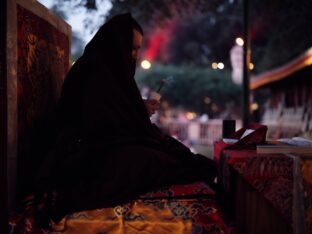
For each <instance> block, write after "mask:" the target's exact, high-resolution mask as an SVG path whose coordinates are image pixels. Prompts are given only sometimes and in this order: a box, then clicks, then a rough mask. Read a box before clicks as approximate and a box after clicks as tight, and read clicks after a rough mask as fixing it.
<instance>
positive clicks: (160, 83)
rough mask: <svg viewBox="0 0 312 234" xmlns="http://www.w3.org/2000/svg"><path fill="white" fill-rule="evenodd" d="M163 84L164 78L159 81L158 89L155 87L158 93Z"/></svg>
mask: <svg viewBox="0 0 312 234" xmlns="http://www.w3.org/2000/svg"><path fill="white" fill-rule="evenodd" d="M164 84H165V80H164V79H162V80H161V81H160V82H159V87H158V89H157V91H156V92H157V93H159V92H160V90H161V89H162V87H163V86H164Z"/></svg>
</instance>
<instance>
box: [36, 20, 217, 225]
mask: <svg viewBox="0 0 312 234" xmlns="http://www.w3.org/2000/svg"><path fill="white" fill-rule="evenodd" d="M133 25H137V23H136V21H134V19H133V18H132V17H131V15H130V14H123V15H118V16H115V17H113V18H112V19H111V20H109V21H108V22H107V23H105V24H104V25H103V26H102V27H101V28H100V29H99V31H98V32H97V33H96V35H95V36H94V38H93V39H92V40H91V41H90V42H89V44H88V45H87V46H86V48H85V51H84V54H83V55H82V57H81V58H79V59H78V60H77V62H76V63H75V64H74V65H73V67H72V68H71V70H70V71H69V73H68V76H67V78H66V80H65V82H64V85H63V89H62V94H61V98H60V101H59V104H58V108H57V113H56V122H57V125H56V126H55V128H56V129H57V132H58V133H57V140H56V143H55V145H54V147H53V148H52V149H51V150H50V152H49V154H48V156H47V160H46V161H45V163H44V164H43V165H42V167H41V169H40V171H39V173H38V180H37V182H36V183H37V185H38V186H37V187H38V191H41V192H44V191H55V192H56V194H57V197H56V200H55V201H54V204H53V213H52V218H53V219H54V220H55V221H58V220H60V219H61V218H62V217H64V215H66V214H67V213H70V212H74V211H81V210H87V209H95V208H101V207H110V206H114V205H116V204H120V203H123V202H126V201H129V200H130V199H135V198H137V197H138V196H139V195H140V194H142V193H145V192H148V191H150V190H154V189H157V188H160V187H162V186H165V185H170V184H183V183H190V182H194V181H199V180H201V181H203V180H204V181H207V182H209V183H210V182H212V180H213V179H214V177H215V175H216V167H215V163H214V162H213V161H212V160H209V159H207V158H206V157H204V156H200V155H194V154H193V153H192V152H191V151H190V150H189V149H188V148H187V147H185V146H184V145H183V144H181V143H180V142H178V141H177V140H175V139H174V138H172V137H170V136H168V135H165V134H163V133H162V132H161V131H160V130H159V128H158V127H157V126H156V125H154V124H152V123H151V121H150V118H149V115H148V112H147V110H146V108H145V106H144V102H143V100H142V98H141V95H140V92H139V90H138V88H137V86H136V83H135V80H134V71H135V63H134V62H133V61H132V58H131V49H132V37H133V27H134V26H133Z"/></svg>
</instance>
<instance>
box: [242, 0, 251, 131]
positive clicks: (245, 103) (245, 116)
mask: <svg viewBox="0 0 312 234" xmlns="http://www.w3.org/2000/svg"><path fill="white" fill-rule="evenodd" d="M248 3H249V1H248V0H243V4H244V6H243V9H244V11H243V12H244V21H243V23H244V26H243V30H244V65H243V97H242V122H243V127H246V126H247V125H248V123H249V106H250V104H249V96H250V94H249V93H250V92H249V63H250V45H249V44H250V42H249V30H248V28H249V19H248V12H249V9H248V8H249V6H248V5H249V4H248Z"/></svg>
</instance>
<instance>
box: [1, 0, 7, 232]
mask: <svg viewBox="0 0 312 234" xmlns="http://www.w3.org/2000/svg"><path fill="white" fill-rule="evenodd" d="M6 41H7V0H4V1H0V233H8V177H7V88H6V87H7V80H6V79H7V61H6Z"/></svg>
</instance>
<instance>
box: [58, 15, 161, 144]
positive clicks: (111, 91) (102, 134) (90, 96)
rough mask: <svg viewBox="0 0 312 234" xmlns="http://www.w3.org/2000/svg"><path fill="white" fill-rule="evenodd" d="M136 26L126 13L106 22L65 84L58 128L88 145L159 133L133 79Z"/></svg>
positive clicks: (73, 68)
mask: <svg viewBox="0 0 312 234" xmlns="http://www.w3.org/2000/svg"><path fill="white" fill-rule="evenodd" d="M135 24H137V23H136V22H135V21H134V19H133V18H132V17H131V15H130V14H124V15H119V16H117V17H114V18H112V19H111V20H109V21H108V22H107V23H105V24H104V25H103V26H102V27H101V28H100V29H99V31H98V32H97V33H96V35H95V36H94V38H93V39H92V40H91V41H90V42H89V44H88V45H87V46H86V48H85V51H84V54H83V55H82V57H81V58H79V59H78V61H77V62H76V63H75V64H74V65H73V67H72V69H71V70H70V72H69V74H68V76H67V78H66V80H65V83H64V86H63V90H62V95H61V99H60V102H59V109H58V116H59V118H60V122H61V125H63V126H66V127H68V126H71V127H73V128H76V129H77V128H79V131H80V134H81V135H82V136H83V137H84V138H86V139H87V140H89V139H95V140H98V139H100V138H101V139H107V142H115V141H120V139H121V138H122V139H124V140H127V139H128V140H129V138H131V139H132V140H133V139H138V138H146V137H151V138H154V137H155V136H156V135H157V134H158V133H156V132H155V128H154V126H153V125H152V124H151V122H150V119H149V116H148V113H147V110H146V108H145V106H144V103H143V100H142V98H141V95H140V92H139V90H138V88H137V85H136V83H135V80H134V71H135V62H134V61H133V59H132V58H131V50H132V37H133V27H134V26H133V25H135ZM155 134H156V135H155Z"/></svg>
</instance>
